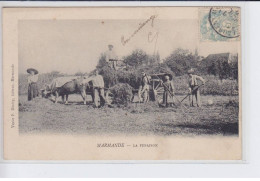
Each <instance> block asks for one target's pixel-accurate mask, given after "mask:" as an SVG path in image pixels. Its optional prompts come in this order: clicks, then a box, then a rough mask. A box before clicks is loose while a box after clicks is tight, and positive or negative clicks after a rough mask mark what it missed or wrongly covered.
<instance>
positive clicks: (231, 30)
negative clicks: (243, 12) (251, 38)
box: [199, 7, 240, 41]
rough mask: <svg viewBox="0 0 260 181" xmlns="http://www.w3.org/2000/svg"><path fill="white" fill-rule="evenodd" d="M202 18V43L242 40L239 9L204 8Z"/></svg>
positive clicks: (200, 13)
mask: <svg viewBox="0 0 260 181" xmlns="http://www.w3.org/2000/svg"><path fill="white" fill-rule="evenodd" d="M199 16H200V24H199V28H200V40H201V41H238V40H240V9H239V8H237V7H210V8H202V9H201V10H200V12H199Z"/></svg>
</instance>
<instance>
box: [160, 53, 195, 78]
mask: <svg viewBox="0 0 260 181" xmlns="http://www.w3.org/2000/svg"><path fill="white" fill-rule="evenodd" d="M164 62H165V63H166V64H167V65H168V66H169V67H170V69H171V70H172V71H173V72H174V73H175V75H176V76H181V75H183V74H185V73H186V72H187V71H188V69H190V68H196V67H197V61H196V56H195V55H193V54H192V53H191V52H190V51H189V50H185V49H181V48H178V49H176V50H175V51H173V53H172V54H171V55H170V56H169V57H167V58H166V59H165V61H164Z"/></svg>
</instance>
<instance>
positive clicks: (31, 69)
mask: <svg viewBox="0 0 260 181" xmlns="http://www.w3.org/2000/svg"><path fill="white" fill-rule="evenodd" d="M31 71H33V72H34V74H38V73H39V72H38V70H36V69H34V68H29V69H27V73H31Z"/></svg>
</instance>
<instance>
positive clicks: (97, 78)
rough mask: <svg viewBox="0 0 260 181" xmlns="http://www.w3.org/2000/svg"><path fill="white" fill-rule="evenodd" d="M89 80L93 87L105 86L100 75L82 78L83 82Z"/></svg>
mask: <svg viewBox="0 0 260 181" xmlns="http://www.w3.org/2000/svg"><path fill="white" fill-rule="evenodd" d="M89 81H92V82H93V87H99V88H104V87H105V83H104V79H103V77H102V76H101V75H95V76H91V77H89V78H87V79H84V81H83V83H88V82H89Z"/></svg>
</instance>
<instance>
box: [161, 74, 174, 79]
mask: <svg viewBox="0 0 260 181" xmlns="http://www.w3.org/2000/svg"><path fill="white" fill-rule="evenodd" d="M166 76H168V77H169V80H172V74H168V73H166V74H164V75H163V79H164V80H166V79H165V77H166Z"/></svg>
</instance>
